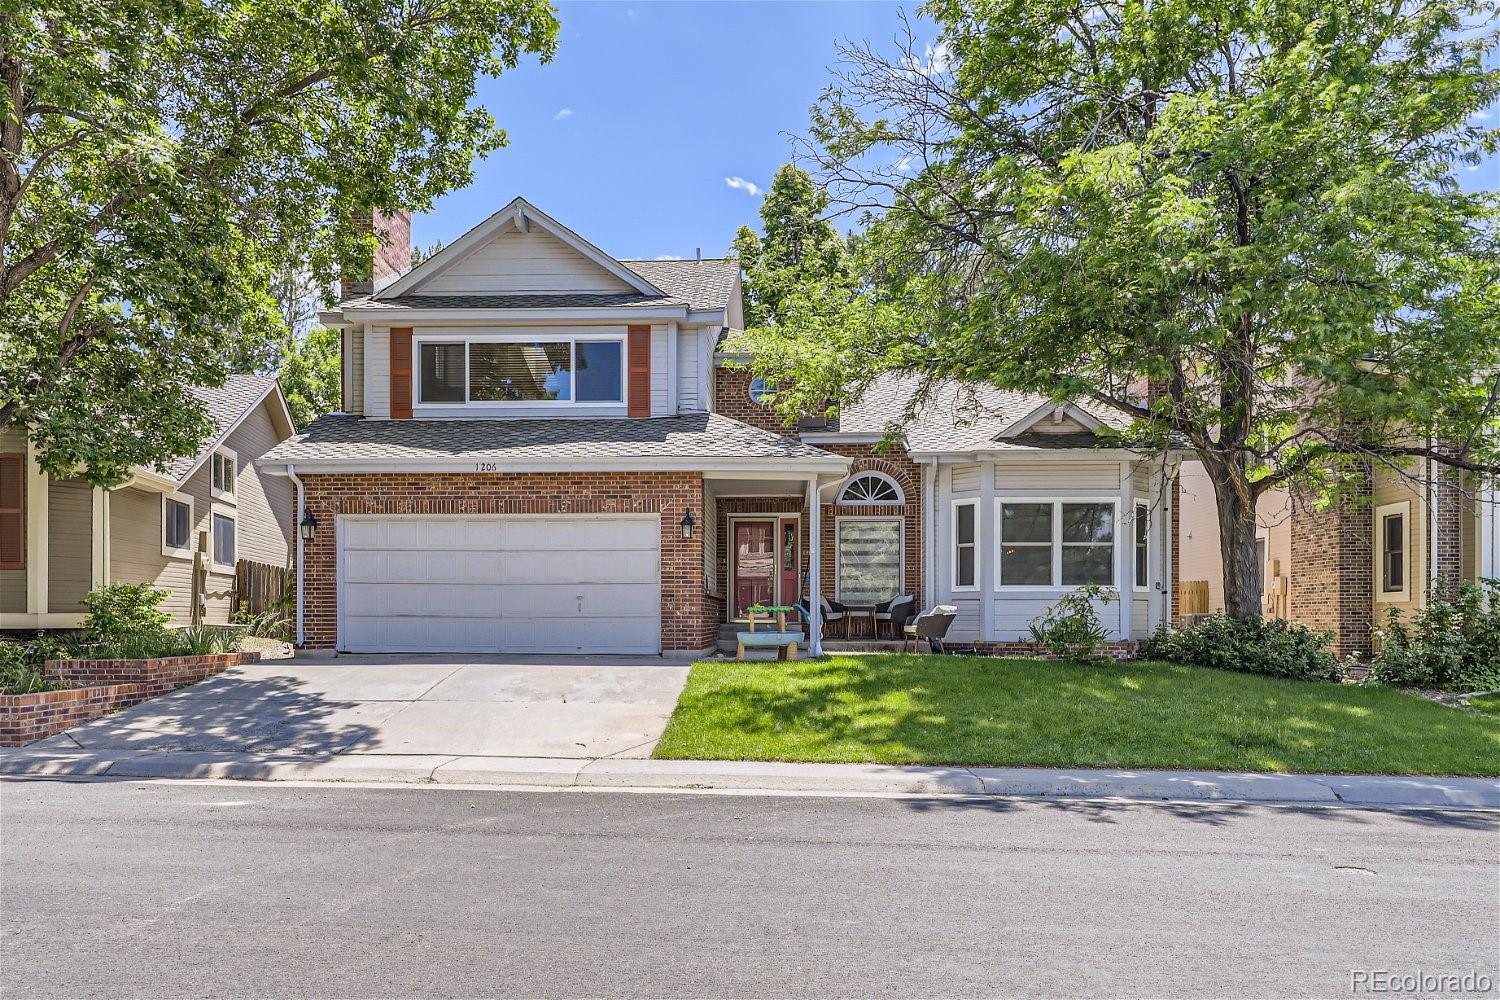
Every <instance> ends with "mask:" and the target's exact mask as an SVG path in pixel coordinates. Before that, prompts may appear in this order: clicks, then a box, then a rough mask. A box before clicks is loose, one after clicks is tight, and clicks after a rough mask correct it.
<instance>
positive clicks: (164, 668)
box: [0, 653, 260, 747]
mask: <svg viewBox="0 0 1500 1000" xmlns="http://www.w3.org/2000/svg"><path fill="white" fill-rule="evenodd" d="M259 659H260V654H259V653H213V654H209V655H206V656H165V657H161V658H159V659H154V660H48V661H47V663H46V665H45V666H44V667H43V668H42V675H43V676H45V677H46V678H47V679H48V680H50V681H57V682H60V683H63V684H71V685H74V686H73V687H70V688H65V689H63V690H60V691H38V692H35V693H34V694H0V746H7V747H18V746H24V745H25V744H27V743H32V742H35V741H36V740H41V739H46V738H47V737H48V736H52V735H55V734H57V733H60V732H62V731H63V730H65V729H72V728H73V727H74V726H78V725H82V724H83V723H85V722H91V721H93V720H94V719H97V718H99V717H100V716H103V715H108V714H109V713H110V712H113V711H115V710H116V709H120V708H127V707H129V706H131V705H135V704H137V703H139V702H143V701H145V700H146V699H148V698H155V697H157V696H158V695H163V694H166V693H167V692H168V691H174V690H176V689H177V688H180V687H184V686H186V685H188V684H194V683H196V682H198V681H201V680H203V679H204V678H205V677H212V676H213V675H214V674H217V673H220V672H222V671H223V670H225V669H226V668H228V667H233V666H238V665H239V664H242V663H255V662H257V661H258V660H259Z"/></svg>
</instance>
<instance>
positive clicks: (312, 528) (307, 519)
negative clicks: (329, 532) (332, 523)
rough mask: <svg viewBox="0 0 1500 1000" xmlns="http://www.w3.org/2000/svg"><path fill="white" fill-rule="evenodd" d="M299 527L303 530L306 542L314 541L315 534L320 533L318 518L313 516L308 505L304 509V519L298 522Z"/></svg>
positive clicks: (303, 537) (303, 538)
mask: <svg viewBox="0 0 1500 1000" xmlns="http://www.w3.org/2000/svg"><path fill="white" fill-rule="evenodd" d="M297 528H298V530H299V531H301V532H302V540H303V541H304V542H310V541H312V540H313V536H314V535H316V534H317V533H318V519H317V518H315V517H313V513H312V511H311V510H310V509H308V508H306V507H304V508H303V509H302V520H301V521H299V522H298V523H297Z"/></svg>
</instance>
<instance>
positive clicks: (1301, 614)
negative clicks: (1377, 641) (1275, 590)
mask: <svg viewBox="0 0 1500 1000" xmlns="http://www.w3.org/2000/svg"><path fill="white" fill-rule="evenodd" d="M1362 479H1363V492H1364V493H1365V494H1366V496H1350V497H1349V498H1348V499H1346V500H1345V501H1343V502H1342V503H1341V504H1340V505H1339V506H1338V507H1337V508H1334V509H1330V510H1323V511H1319V510H1314V509H1313V508H1312V506H1311V504H1309V503H1308V502H1307V500H1306V499H1305V498H1303V497H1297V498H1295V499H1294V500H1293V510H1292V514H1291V519H1290V529H1291V551H1292V552H1293V553H1294V554H1295V557H1294V558H1293V559H1292V560H1291V567H1290V573H1289V576H1290V589H1291V595H1290V609H1289V611H1290V613H1289V617H1290V618H1291V620H1292V621H1296V622H1300V623H1302V624H1304V625H1306V626H1308V627H1309V628H1313V629H1317V630H1319V631H1332V632H1334V633H1336V635H1335V639H1334V645H1333V651H1334V653H1335V654H1337V655H1338V656H1347V655H1349V654H1351V653H1354V654H1358V655H1361V656H1368V655H1369V653H1370V646H1371V638H1372V636H1371V629H1372V627H1373V624H1374V622H1373V617H1374V615H1373V608H1372V607H1371V599H1370V595H1371V594H1372V593H1373V587H1374V580H1373V575H1374V566H1373V563H1374V557H1373V553H1372V550H1371V540H1372V538H1373V530H1374V528H1373V524H1372V512H1371V509H1370V506H1369V504H1368V502H1365V501H1367V499H1368V497H1367V494H1368V492H1369V486H1370V477H1369V475H1368V474H1366V475H1364V476H1363V477H1362Z"/></svg>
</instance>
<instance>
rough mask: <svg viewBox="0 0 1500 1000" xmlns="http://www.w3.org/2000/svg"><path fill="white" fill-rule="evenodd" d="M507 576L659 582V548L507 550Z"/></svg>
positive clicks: (540, 579) (542, 579)
mask: <svg viewBox="0 0 1500 1000" xmlns="http://www.w3.org/2000/svg"><path fill="white" fill-rule="evenodd" d="M505 569H506V577H507V578H508V579H512V580H534V581H536V582H537V583H571V582H578V581H587V582H590V583H637V584H642V583H644V584H653V583H655V582H656V551H655V550H654V549H653V550H652V551H650V552H623V553H622V552H574V551H569V552H506V553H505Z"/></svg>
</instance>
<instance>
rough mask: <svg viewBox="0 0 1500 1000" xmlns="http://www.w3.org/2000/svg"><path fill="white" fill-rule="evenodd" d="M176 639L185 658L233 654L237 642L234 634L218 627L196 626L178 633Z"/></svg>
mask: <svg viewBox="0 0 1500 1000" xmlns="http://www.w3.org/2000/svg"><path fill="white" fill-rule="evenodd" d="M176 638H177V640H178V643H179V645H180V646H181V647H182V649H181V654H182V655H184V656H189V655H191V656H207V655H208V654H210V653H232V652H234V647H235V642H236V639H235V636H234V633H232V632H230V631H228V630H227V629H224V628H222V627H220V626H218V625H194V626H193V627H192V628H185V629H183V630H182V631H180V632H178V633H177V636H176Z"/></svg>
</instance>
